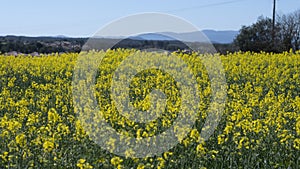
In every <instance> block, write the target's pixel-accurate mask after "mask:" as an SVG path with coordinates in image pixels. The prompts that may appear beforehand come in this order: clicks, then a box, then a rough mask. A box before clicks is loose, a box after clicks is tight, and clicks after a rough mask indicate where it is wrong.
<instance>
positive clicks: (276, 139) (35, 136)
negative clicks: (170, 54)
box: [0, 49, 300, 169]
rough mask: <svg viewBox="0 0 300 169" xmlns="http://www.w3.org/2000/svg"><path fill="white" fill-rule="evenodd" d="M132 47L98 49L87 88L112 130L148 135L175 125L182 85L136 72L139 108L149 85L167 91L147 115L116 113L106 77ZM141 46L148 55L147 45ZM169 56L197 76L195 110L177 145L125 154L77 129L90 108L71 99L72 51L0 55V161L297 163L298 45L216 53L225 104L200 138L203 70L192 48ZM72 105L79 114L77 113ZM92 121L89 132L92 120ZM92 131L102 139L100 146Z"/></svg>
mask: <svg viewBox="0 0 300 169" xmlns="http://www.w3.org/2000/svg"><path fill="white" fill-rule="evenodd" d="M133 52H136V51H135V50H128V49H116V50H109V51H107V52H106V53H105V58H104V59H103V62H102V64H101V65H99V68H98V72H97V76H96V78H95V79H94V80H95V85H94V89H95V97H96V98H97V104H99V105H100V106H99V107H100V109H99V114H101V115H102V116H103V117H104V119H105V121H106V122H107V123H108V124H109V125H110V126H111V127H112V128H114V129H115V130H116V131H117V132H119V133H123V134H124V135H126V136H128V137H134V138H148V137H152V136H155V135H157V134H160V133H162V132H163V131H165V130H167V129H168V128H170V127H171V126H172V125H174V121H175V119H176V118H177V117H178V113H179V110H180V109H181V108H182V107H181V103H182V102H183V101H182V100H181V96H182V93H181V90H180V87H178V85H179V84H177V83H176V80H175V79H174V78H173V77H172V76H170V74H168V73H166V72H164V71H161V70H158V69H149V70H145V71H142V72H139V73H138V74H137V75H135V76H134V78H133V80H132V82H131V83H130V86H129V88H130V91H129V93H128V96H129V97H130V103H131V104H132V105H133V107H134V108H136V109H138V110H142V111H145V110H148V109H149V108H150V107H151V105H150V103H151V98H149V93H150V92H151V90H153V89H159V90H161V91H162V92H163V93H164V94H165V96H166V105H165V109H164V110H165V112H164V113H162V114H161V115H160V116H159V118H157V119H156V120H153V121H151V122H149V123H142V122H140V123H139V122H133V121H132V120H130V119H128V118H125V117H124V116H122V115H121V114H120V113H119V112H118V110H117V108H116V104H115V103H114V100H113V99H112V97H111V87H112V86H111V84H112V77H113V73H114V72H115V71H116V70H117V68H118V66H119V65H120V63H121V62H122V60H124V59H125V58H126V57H128V56H129V55H130V54H132V53H133ZM103 53H104V51H100V52H95V51H91V52H90V53H86V54H87V55H97V54H103ZM140 55H142V56H143V55H144V56H145V58H146V57H149V53H148V52H140ZM175 55H177V56H178V57H180V58H182V60H184V61H185V62H186V63H187V65H188V66H189V68H191V72H192V73H193V75H194V76H195V79H196V81H197V90H198V91H199V97H200V100H199V102H198V103H197V104H198V107H197V118H196V119H195V124H194V125H193V126H192V129H191V131H190V132H189V133H186V137H184V138H181V139H179V143H178V144H176V145H175V146H174V147H172V148H171V149H169V150H167V151H165V152H163V153H161V154H159V155H155V156H149V157H144V158H134V157H132V156H134V153H135V152H134V151H132V150H127V151H126V152H125V155H124V156H120V155H117V154H114V153H111V151H110V150H112V151H113V150H114V149H116V148H117V147H116V146H114V145H115V143H116V141H120V140H114V139H108V138H102V137H101V136H93V133H91V132H90V131H85V127H84V125H86V124H83V123H82V119H84V120H85V121H86V122H87V123H89V122H90V121H89V120H91V119H89V118H93V115H91V114H89V113H91V111H90V110H91V109H92V108H91V107H86V106H85V105H83V106H82V107H83V108H82V109H78V108H77V107H75V106H74V101H75V100H74V99H78V98H76V97H74V96H73V92H74V91H73V90H74V89H73V87H74V86H72V81H73V75H74V68H75V66H76V63H77V61H78V54H76V53H68V54H60V55H59V54H52V55H45V56H40V57H31V56H21V55H20V56H16V57H15V56H5V55H0V168H80V169H87V168H119V169H120V168H124V169H126V168H133V169H147V168H158V169H162V168H172V169H173V168H192V169H194V168H199V169H200V168H202V169H204V168H207V169H209V168H293V169H294V168H299V166H300V95H299V94H300V87H299V86H300V52H296V53H292V52H285V53H281V54H269V53H263V52H262V53H251V52H246V53H241V52H238V53H232V54H227V55H221V56H220V58H221V61H222V65H223V68H224V73H225V77H226V88H225V89H224V90H225V91H226V100H225V102H224V104H225V106H224V112H223V114H222V116H220V119H218V120H219V121H218V125H217V126H216V129H215V130H214V131H213V133H212V135H211V136H210V137H209V138H208V139H207V140H205V141H203V139H202V138H201V131H202V128H203V125H204V122H205V120H206V118H207V117H208V111H207V110H208V108H209V105H210V102H211V99H210V98H211V95H212V89H211V79H210V77H209V76H208V72H207V71H206V69H205V66H203V64H202V62H201V59H199V57H197V55H198V54H196V53H192V54H184V53H176V54H175ZM216 55H217V54H216ZM212 57H214V56H204V57H202V58H205V59H207V60H209V59H210V58H212ZM169 65H171V66H174V64H173V63H169ZM175 66H176V65H175ZM81 73H83V74H84V72H81ZM123 78H126V77H123ZM214 80H217V79H214ZM78 83H80V81H79V82H78ZM118 97H126V96H123V95H118ZM79 99H80V98H79ZM86 102H89V100H87V101H86ZM187 105H189V103H187ZM190 106H191V107H193V106H194V105H190ZM214 106H216V107H218V106H219V105H218V104H215V105H214ZM80 111H83V112H84V113H86V116H80V115H79V113H78V112H80ZM185 115H186V116H188V115H189V112H185ZM80 119H81V120H80ZM90 127H91V128H92V129H93V132H94V134H95V133H97V130H98V128H97V126H92V125H91V126H90ZM98 127H99V125H98ZM180 127H183V126H179V127H178V128H180ZM175 128H176V127H175ZM94 137H97V138H98V139H99V138H100V139H106V144H107V145H108V149H104V148H102V147H101V146H100V145H99V144H97V143H96V142H95V141H94V140H95V139H94ZM179 137H180V136H179ZM123 141H124V140H123Z"/></svg>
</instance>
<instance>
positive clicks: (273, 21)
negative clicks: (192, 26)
mask: <svg viewBox="0 0 300 169" xmlns="http://www.w3.org/2000/svg"><path fill="white" fill-rule="evenodd" d="M275 16H276V0H273V20H272V40H273V44H274V45H275V19H276V18H275Z"/></svg>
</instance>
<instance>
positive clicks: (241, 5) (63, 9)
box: [0, 0, 300, 37]
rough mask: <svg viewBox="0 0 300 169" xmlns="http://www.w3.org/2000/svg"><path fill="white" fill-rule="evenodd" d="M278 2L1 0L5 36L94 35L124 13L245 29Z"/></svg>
mask: <svg viewBox="0 0 300 169" xmlns="http://www.w3.org/2000/svg"><path fill="white" fill-rule="evenodd" d="M272 3H273V0H185V1H182V0H105V1H101V0H86V1H83V0H81V1H79V0H49V1H41V0H1V5H0V7H1V9H0V16H1V24H0V35H27V36H56V35H66V36H74V37H88V36H91V35H93V34H94V33H95V32H97V30H99V29H100V28H101V27H103V26H104V25H106V24H107V23H109V22H111V21H113V20H116V19H118V18H120V17H124V16H128V15H132V14H137V13H143V12H164V13H167V14H172V15H175V16H179V17H181V18H184V19H186V20H187V21H189V22H190V23H192V24H194V25H195V26H197V27H198V28H199V29H200V30H202V29H215V30H239V29H240V28H241V26H242V25H249V24H251V23H253V22H255V21H256V20H257V18H258V17H259V16H261V15H263V16H268V17H271V16H272ZM297 9H300V0H277V13H279V14H283V13H289V12H293V11H295V10H297Z"/></svg>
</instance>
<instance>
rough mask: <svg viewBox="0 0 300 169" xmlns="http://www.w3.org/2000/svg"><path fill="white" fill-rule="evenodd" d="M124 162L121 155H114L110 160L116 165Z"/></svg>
mask: <svg viewBox="0 0 300 169" xmlns="http://www.w3.org/2000/svg"><path fill="white" fill-rule="evenodd" d="M122 162H123V160H122V159H121V158H120V157H117V156H116V157H113V158H112V159H111V160H110V163H111V164H112V165H114V166H118V165H119V164H121V163H122Z"/></svg>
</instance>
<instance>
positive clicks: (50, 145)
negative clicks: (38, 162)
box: [43, 141, 54, 152]
mask: <svg viewBox="0 0 300 169" xmlns="http://www.w3.org/2000/svg"><path fill="white" fill-rule="evenodd" d="M43 148H44V150H45V151H47V152H51V151H52V150H53V149H54V143H53V142H51V141H45V142H44V144H43Z"/></svg>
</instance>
